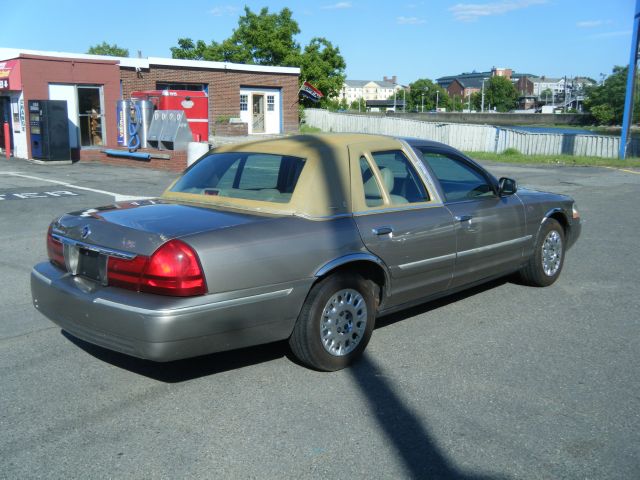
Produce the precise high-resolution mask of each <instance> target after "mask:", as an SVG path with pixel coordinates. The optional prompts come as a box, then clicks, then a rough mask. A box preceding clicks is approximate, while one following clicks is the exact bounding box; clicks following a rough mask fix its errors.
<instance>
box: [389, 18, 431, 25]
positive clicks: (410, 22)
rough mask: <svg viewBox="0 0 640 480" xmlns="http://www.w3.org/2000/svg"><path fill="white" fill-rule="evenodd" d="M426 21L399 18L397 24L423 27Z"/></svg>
mask: <svg viewBox="0 0 640 480" xmlns="http://www.w3.org/2000/svg"><path fill="white" fill-rule="evenodd" d="M425 22H426V21H425V20H423V19H422V18H418V17H397V18H396V23H397V24H398V25H422V24H423V23H425Z"/></svg>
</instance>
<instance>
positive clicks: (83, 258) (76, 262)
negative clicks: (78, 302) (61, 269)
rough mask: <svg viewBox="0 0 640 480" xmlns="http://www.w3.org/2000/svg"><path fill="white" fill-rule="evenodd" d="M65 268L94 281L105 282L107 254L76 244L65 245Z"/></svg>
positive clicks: (104, 283)
mask: <svg viewBox="0 0 640 480" xmlns="http://www.w3.org/2000/svg"><path fill="white" fill-rule="evenodd" d="M64 256H65V261H66V263H67V268H68V270H69V272H71V274H72V275H78V276H81V277H84V278H88V279H89V280H93V281H94V282H98V283H101V284H103V285H106V284H107V256H106V255H101V254H100V253H98V252H96V251H94V250H90V249H87V248H82V247H80V246H77V245H65V251H64Z"/></svg>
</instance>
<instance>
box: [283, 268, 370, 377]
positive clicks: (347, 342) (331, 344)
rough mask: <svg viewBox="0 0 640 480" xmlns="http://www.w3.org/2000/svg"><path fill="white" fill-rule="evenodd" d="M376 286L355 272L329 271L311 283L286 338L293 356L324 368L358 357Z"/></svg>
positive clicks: (341, 365) (342, 365) (339, 366)
mask: <svg viewBox="0 0 640 480" xmlns="http://www.w3.org/2000/svg"><path fill="white" fill-rule="evenodd" d="M376 290H377V288H376V285H375V284H374V283H373V282H370V281H368V280H365V279H364V278H362V277H361V276H359V275H355V274H335V275H331V276H329V277H327V278H325V279H323V280H321V281H320V282H318V283H317V284H316V285H314V286H313V288H312V289H311V291H310V292H309V295H308V296H307V299H306V300H305V303H304V305H303V306H302V310H301V311H300V315H299V316H298V320H297V322H296V325H295V327H294V329H293V333H292V334H291V337H290V338H289V346H290V347H291V351H292V352H293V354H294V355H295V356H296V358H298V360H300V361H301V362H302V363H303V364H305V365H306V366H308V367H311V368H313V369H316V370H321V371H325V372H333V371H336V370H340V369H342V368H345V367H346V366H348V365H349V364H351V363H352V362H353V361H354V360H355V359H357V358H358V357H359V356H360V355H361V354H362V352H363V351H364V349H365V348H366V346H367V344H368V343H369V339H370V338H371V332H372V331H373V326H374V323H375V315H376V312H375V308H376V302H375V292H376Z"/></svg>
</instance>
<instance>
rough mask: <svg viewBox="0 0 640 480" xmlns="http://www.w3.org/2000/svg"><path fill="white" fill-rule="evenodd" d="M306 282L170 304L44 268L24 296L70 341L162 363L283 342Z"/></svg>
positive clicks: (36, 272)
mask: <svg viewBox="0 0 640 480" xmlns="http://www.w3.org/2000/svg"><path fill="white" fill-rule="evenodd" d="M312 281H313V280H312V279H309V280H304V281H299V282H292V283H291V284H287V285H271V286H269V287H265V288H259V289H249V290H243V291H236V292H225V293H220V294H210V295H205V296H201V297H190V298H174V297H164V296H160V295H151V294H144V293H136V292H129V291H126V290H121V289H117V288H111V287H95V286H92V284H90V283H88V282H83V281H82V280H81V279H79V278H75V277H73V276H71V275H70V274H68V273H66V272H63V271H61V270H59V269H57V268H56V267H54V266H53V265H51V264H50V263H48V262H45V263H40V264H38V265H36V266H35V267H34V268H33V270H32V271H31V294H32V298H33V304H34V306H35V307H36V308H37V309H38V310H39V311H40V312H41V313H43V314H44V315H45V316H46V317H48V318H49V319H50V320H51V321H53V322H54V323H56V324H57V325H59V326H60V327H62V328H63V329H64V330H66V331H68V332H69V333H71V334H72V335H74V336H76V337H78V338H80V339H82V340H85V341H87V342H89V343H93V344H96V345H99V346H102V347H105V348H108V349H111V350H115V351H118V352H122V353H126V354H128V355H132V356H134V357H139V358H144V359H148V360H154V361H158V362H166V361H171V360H177V359H181V358H188V357H195V356H198V355H204V354H207V353H213V352H219V351H224V350H231V349H235V348H241V347H246V346H251V345H258V344H262V343H268V342H272V341H277V340H282V339H285V338H288V337H289V335H290V334H291V331H292V330H293V326H294V324H295V321H296V318H297V316H298V313H299V312H300V308H301V307H302V303H303V302H304V299H305V298H306V295H307V293H308V290H309V288H310V287H311V283H312Z"/></svg>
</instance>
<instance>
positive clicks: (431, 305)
mask: <svg viewBox="0 0 640 480" xmlns="http://www.w3.org/2000/svg"><path fill="white" fill-rule="evenodd" d="M508 281H510V278H509V277H506V278H500V279H497V280H494V281H491V282H489V283H485V284H482V285H479V286H477V287H474V288H470V289H467V290H464V291H461V292H458V293H455V294H453V295H448V296H446V297H443V298H440V299H438V300H433V301H431V302H427V303H422V304H419V305H417V306H415V307H412V308H409V309H407V310H402V311H400V312H397V313H393V314H390V315H385V316H384V317H381V318H379V319H377V320H376V327H375V328H376V329H378V328H385V327H388V326H390V325H393V324H394V323H396V322H399V321H401V320H405V319H407V318H411V317H413V316H416V315H420V314H423V313H427V312H430V311H433V310H437V309H438V308H440V307H444V306H446V305H449V304H450V303H455V302H457V301H459V300H463V299H465V298H467V297H470V296H473V295H476V294H479V293H482V292H484V291H487V290H490V289H492V288H496V287H498V286H500V285H503V284H505V283H507V282H508ZM61 333H62V335H63V336H64V337H65V338H67V339H68V340H69V341H70V342H72V343H73V344H75V345H76V346H78V347H79V348H81V349H82V350H84V351H85V352H87V353H88V354H89V355H91V356H93V357H95V358H97V359H98V360H101V361H103V362H106V363H109V364H111V365H113V366H115V367H118V368H122V369H124V370H129V371H131V372H133V373H137V374H139V375H144V376H145V377H149V378H152V379H154V380H158V381H161V382H165V383H179V382H185V381H188V380H193V379H195V378H200V377H205V376H207V375H214V374H216V373H221V372H226V371H229V370H235V369H238V368H243V367H247V366H250V365H256V364H259V363H263V362H268V361H271V360H276V359H278V358H282V357H287V358H288V359H289V360H290V361H292V362H293V363H296V364H298V365H300V366H302V367H304V365H303V364H302V363H300V362H299V361H298V360H297V359H296V358H295V357H294V356H293V355H292V354H291V353H290V350H289V347H288V345H287V342H286V341H281V342H274V343H269V344H265V345H258V346H254V347H247V348H243V349H240V350H231V351H228V352H219V353H212V354H210V355H204V356H200V357H194V358H188V359H185V360H176V361H173V362H166V363H158V362H152V361H149V360H142V359H140V358H136V357H132V356H130V355H126V354H124V353H119V352H115V351H113V350H108V349H106V348H103V347H99V346H97V345H94V344H92V343H89V342H85V341H84V340H81V339H79V338H77V337H74V336H73V335H72V334H71V333H69V332H67V331H65V330H62V331H61Z"/></svg>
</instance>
